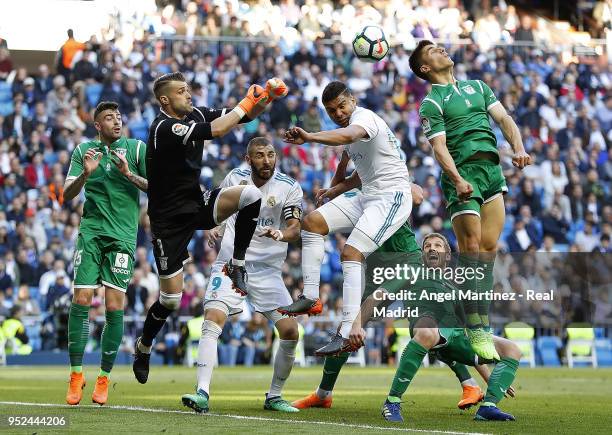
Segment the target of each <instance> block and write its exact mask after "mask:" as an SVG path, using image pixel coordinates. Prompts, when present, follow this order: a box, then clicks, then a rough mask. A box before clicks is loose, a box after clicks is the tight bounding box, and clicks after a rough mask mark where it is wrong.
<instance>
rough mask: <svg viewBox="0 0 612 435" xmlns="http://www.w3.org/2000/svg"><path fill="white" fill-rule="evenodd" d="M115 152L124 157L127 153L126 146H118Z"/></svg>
mask: <svg viewBox="0 0 612 435" xmlns="http://www.w3.org/2000/svg"><path fill="white" fill-rule="evenodd" d="M115 152H116V153H117V154H121V155H122V156H123V157H125V155H126V154H127V150H126V149H125V148H117V149H116V150H115Z"/></svg>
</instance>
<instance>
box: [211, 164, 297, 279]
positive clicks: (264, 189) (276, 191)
mask: <svg viewBox="0 0 612 435" xmlns="http://www.w3.org/2000/svg"><path fill="white" fill-rule="evenodd" d="M244 184H253V180H252V179H251V170H250V169H234V170H233V171H231V172H230V173H229V174H227V176H226V177H225V179H224V180H223V182H222V183H221V185H220V186H219V187H229V186H238V185H244ZM259 190H261V193H262V200H261V210H260V212H259V220H258V222H257V228H256V229H255V234H254V235H253V239H252V240H251V244H250V245H249V248H248V249H247V252H246V258H245V259H246V261H247V262H258V263H266V264H269V265H271V266H275V267H277V268H280V267H281V266H282V265H283V262H284V261H285V258H287V243H286V242H277V241H276V240H273V239H271V238H269V237H261V236H259V234H261V233H262V228H263V227H271V228H275V229H280V230H281V231H282V230H283V228H286V227H287V222H286V219H285V215H284V213H283V209H285V208H286V207H291V206H295V207H298V208H299V209H300V215H299V216H293V217H295V218H298V219H301V210H302V196H303V193H302V187H301V186H300V184H299V183H298V182H297V181H295V180H294V179H293V178H291V177H289V176H288V175H285V174H283V173H282V172H278V171H275V172H274V175H273V176H272V177H271V178H270V179H269V180H268V182H267V183H266V184H264V185H263V186H261V187H260V188H259ZM289 218H290V217H289ZM225 224H226V227H225V232H224V234H223V239H222V240H221V249H220V250H219V255H217V260H216V261H215V264H214V265H213V269H212V271H213V272H218V271H220V270H221V269H222V268H223V265H224V264H225V263H227V262H228V261H229V260H230V259H231V258H232V253H233V251H234V234H235V233H236V230H235V228H234V226H235V225H236V214H233V215H232V216H230V217H229V218H228V219H227V220H226V221H225Z"/></svg>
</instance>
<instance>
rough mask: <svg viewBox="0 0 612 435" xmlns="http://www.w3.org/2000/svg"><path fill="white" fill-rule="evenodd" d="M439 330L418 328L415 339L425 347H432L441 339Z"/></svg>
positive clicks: (415, 331)
mask: <svg viewBox="0 0 612 435" xmlns="http://www.w3.org/2000/svg"><path fill="white" fill-rule="evenodd" d="M439 337H440V336H439V334H438V330H437V329H435V328H416V329H415V330H414V341H416V342H417V343H419V344H420V345H421V346H423V347H424V348H425V349H431V348H432V347H434V346H435V345H436V344H438V340H439Z"/></svg>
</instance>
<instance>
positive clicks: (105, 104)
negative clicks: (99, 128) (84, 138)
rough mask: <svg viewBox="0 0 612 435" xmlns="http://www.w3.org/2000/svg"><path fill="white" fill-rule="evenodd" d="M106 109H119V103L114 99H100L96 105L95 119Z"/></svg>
mask: <svg viewBox="0 0 612 435" xmlns="http://www.w3.org/2000/svg"><path fill="white" fill-rule="evenodd" d="M105 110H119V104H118V103H115V102H114V101H100V102H99V103H98V105H97V106H96V111H95V112H94V120H95V119H96V118H97V117H98V115H99V114H100V113H102V112H104V111H105Z"/></svg>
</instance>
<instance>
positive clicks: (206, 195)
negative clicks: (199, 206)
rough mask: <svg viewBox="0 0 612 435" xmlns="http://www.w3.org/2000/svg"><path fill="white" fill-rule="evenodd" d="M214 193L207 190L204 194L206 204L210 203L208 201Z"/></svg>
mask: <svg viewBox="0 0 612 435" xmlns="http://www.w3.org/2000/svg"><path fill="white" fill-rule="evenodd" d="M211 193H212V191H210V190H207V191H206V192H204V194H202V198H203V199H204V205H208V201H210V194H211Z"/></svg>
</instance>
